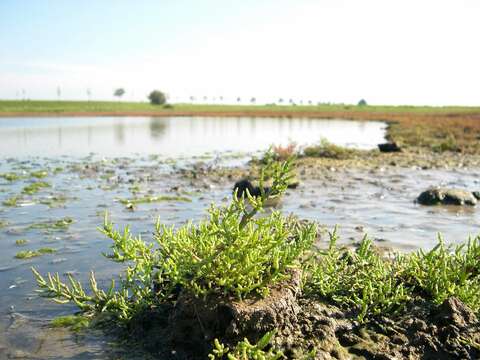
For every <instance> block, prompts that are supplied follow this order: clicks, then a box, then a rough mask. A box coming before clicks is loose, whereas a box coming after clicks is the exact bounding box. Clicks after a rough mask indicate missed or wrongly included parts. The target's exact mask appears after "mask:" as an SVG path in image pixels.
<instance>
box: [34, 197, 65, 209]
mask: <svg viewBox="0 0 480 360" xmlns="http://www.w3.org/2000/svg"><path fill="white" fill-rule="evenodd" d="M67 200H68V198H67V197H66V196H65V195H63V194H59V195H54V196H49V197H48V198H44V199H41V200H40V201H39V202H40V204H42V205H47V206H48V207H50V208H56V207H62V206H64V205H65V203H66V202H67Z"/></svg>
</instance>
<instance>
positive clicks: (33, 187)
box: [22, 181, 51, 195]
mask: <svg viewBox="0 0 480 360" xmlns="http://www.w3.org/2000/svg"><path fill="white" fill-rule="evenodd" d="M49 187H51V185H50V184H49V183H47V182H45V181H38V182H34V183H32V184H30V185H27V186H25V187H24V188H23V190H22V194H27V195H33V194H36V193H37V192H39V191H40V190H41V189H44V188H49Z"/></svg>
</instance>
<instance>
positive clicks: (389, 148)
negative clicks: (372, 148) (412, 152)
mask: <svg viewBox="0 0 480 360" xmlns="http://www.w3.org/2000/svg"><path fill="white" fill-rule="evenodd" d="M378 150H380V152H400V151H402V149H401V148H400V147H399V146H398V145H397V143H396V142H394V141H393V142H388V143H384V144H378Z"/></svg>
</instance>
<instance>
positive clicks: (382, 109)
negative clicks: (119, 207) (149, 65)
mask: <svg viewBox="0 0 480 360" xmlns="http://www.w3.org/2000/svg"><path fill="white" fill-rule="evenodd" d="M172 110H173V111H174V112H175V111H185V112H225V111H227V112H238V111H241V112H249V111H272V112H275V111H287V112H291V113H293V114H294V113H301V112H308V111H320V112H321V111H325V112H330V111H335V112H377V113H451V112H455V113H473V112H475V113H478V112H480V107H464V106H444V107H434V106H388V105H379V106H372V105H367V106H356V105H349V104H320V105H297V106H292V105H208V104H205V105H197V104H174V105H173V109H165V108H163V107H162V106H155V105H151V104H150V103H147V102H145V103H141V102H122V101H119V102H114V101H91V102H90V101H0V114H1V113H2V112H4V113H5V112H10V113H18V114H21V113H23V112H38V113H53V114H61V113H64V112H128V111H131V112H136V111H138V112H140V111H141V112H162V111H165V112H171V111H172Z"/></svg>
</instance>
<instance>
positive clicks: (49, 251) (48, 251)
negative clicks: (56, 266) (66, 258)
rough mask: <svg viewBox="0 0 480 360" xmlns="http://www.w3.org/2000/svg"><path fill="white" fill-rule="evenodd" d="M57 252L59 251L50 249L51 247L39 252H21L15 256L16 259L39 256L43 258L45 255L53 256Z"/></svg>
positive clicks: (41, 249)
mask: <svg viewBox="0 0 480 360" xmlns="http://www.w3.org/2000/svg"><path fill="white" fill-rule="evenodd" d="M55 252H57V250H55V249H52V248H49V247H43V248H40V249H38V250H23V251H19V252H18V253H16V254H15V258H17V259H22V260H23V259H30V258H33V257H37V256H42V255H44V254H53V253H55Z"/></svg>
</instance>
